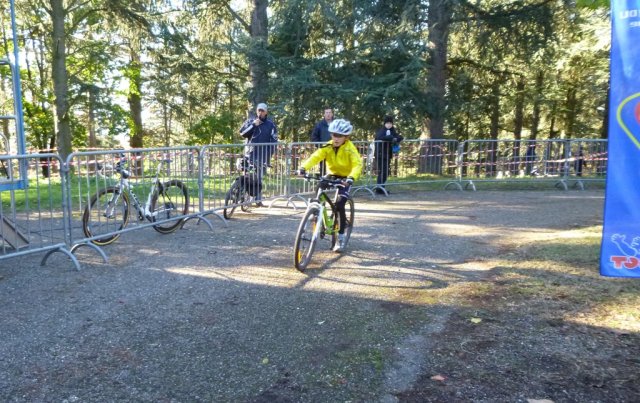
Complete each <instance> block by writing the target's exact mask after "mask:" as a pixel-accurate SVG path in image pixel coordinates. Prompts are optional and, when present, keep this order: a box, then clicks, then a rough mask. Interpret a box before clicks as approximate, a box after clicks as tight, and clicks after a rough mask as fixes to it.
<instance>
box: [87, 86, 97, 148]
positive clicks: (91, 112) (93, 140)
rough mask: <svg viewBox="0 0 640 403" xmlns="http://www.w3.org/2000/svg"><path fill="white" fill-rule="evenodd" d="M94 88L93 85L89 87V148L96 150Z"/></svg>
mask: <svg viewBox="0 0 640 403" xmlns="http://www.w3.org/2000/svg"><path fill="white" fill-rule="evenodd" d="M96 90H97V89H96V87H94V86H93V85H92V86H90V87H89V105H88V107H89V113H88V117H89V122H88V124H87V125H88V126H89V148H97V147H98V139H97V138H96V122H95V121H96V117H95V112H94V109H95V103H96V94H95V92H96Z"/></svg>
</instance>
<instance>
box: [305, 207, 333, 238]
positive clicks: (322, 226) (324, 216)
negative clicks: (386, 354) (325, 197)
mask: <svg viewBox="0 0 640 403" xmlns="http://www.w3.org/2000/svg"><path fill="white" fill-rule="evenodd" d="M312 207H316V208H318V210H319V213H318V216H317V218H316V219H315V220H317V219H320V220H322V222H320V223H319V222H315V220H314V222H313V234H312V236H311V241H312V242H315V241H316V240H317V239H318V238H322V237H324V235H325V234H329V235H332V234H333V231H334V228H333V226H334V225H333V219H332V218H331V217H330V216H329V213H328V212H327V208H326V207H325V206H323V205H320V204H318V205H316V206H312V205H310V206H309V208H312Z"/></svg>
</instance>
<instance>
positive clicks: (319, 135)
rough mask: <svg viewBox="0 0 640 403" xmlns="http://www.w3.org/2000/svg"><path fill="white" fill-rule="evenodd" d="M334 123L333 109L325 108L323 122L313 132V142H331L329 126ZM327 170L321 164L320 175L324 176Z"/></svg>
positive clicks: (317, 124)
mask: <svg viewBox="0 0 640 403" xmlns="http://www.w3.org/2000/svg"><path fill="white" fill-rule="evenodd" d="M331 122H333V109H331V108H330V107H328V106H327V107H325V108H324V116H323V118H322V120H321V121H319V122H318V123H316V126H315V127H314V128H313V131H312V132H311V141H313V142H314V143H320V142H321V143H323V144H324V143H326V142H327V141H329V140H331V134H330V133H329V124H330V123H331ZM325 172H326V168H325V165H324V161H322V162H321V163H320V175H322V176H324V174H325Z"/></svg>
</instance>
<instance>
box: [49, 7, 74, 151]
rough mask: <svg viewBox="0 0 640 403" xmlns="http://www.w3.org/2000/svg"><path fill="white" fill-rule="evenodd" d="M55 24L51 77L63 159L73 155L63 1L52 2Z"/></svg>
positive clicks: (58, 136) (56, 124)
mask: <svg viewBox="0 0 640 403" xmlns="http://www.w3.org/2000/svg"><path fill="white" fill-rule="evenodd" d="M50 4H51V21H52V23H53V33H52V36H51V39H52V46H51V49H52V60H51V77H52V79H53V93H54V96H55V111H54V112H55V113H54V115H55V131H56V136H57V139H58V153H59V154H60V156H61V157H62V159H65V158H67V155H69V154H71V125H70V123H69V100H68V82H67V80H68V77H67V55H66V38H65V29H64V21H65V17H66V14H67V12H66V10H65V9H64V6H63V0H50Z"/></svg>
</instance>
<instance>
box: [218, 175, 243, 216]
mask: <svg viewBox="0 0 640 403" xmlns="http://www.w3.org/2000/svg"><path fill="white" fill-rule="evenodd" d="M243 194H244V186H242V184H241V183H240V180H238V179H236V181H235V182H233V185H231V189H229V191H228V192H227V194H226V195H225V196H224V210H223V211H222V214H223V215H224V218H226V219H227V220H228V219H229V218H231V216H232V215H233V212H234V211H236V208H238V206H239V205H240V203H242V202H243V201H244V200H243V198H244V197H243Z"/></svg>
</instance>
